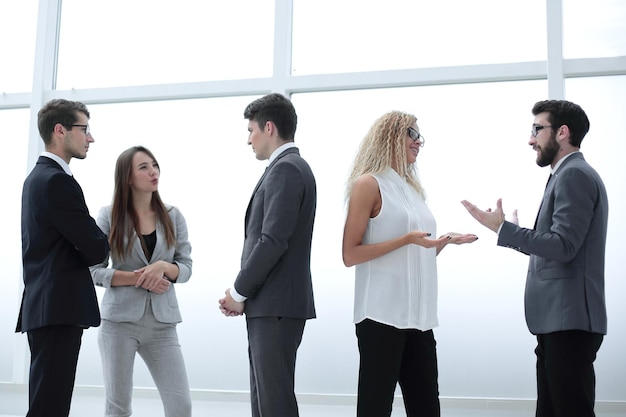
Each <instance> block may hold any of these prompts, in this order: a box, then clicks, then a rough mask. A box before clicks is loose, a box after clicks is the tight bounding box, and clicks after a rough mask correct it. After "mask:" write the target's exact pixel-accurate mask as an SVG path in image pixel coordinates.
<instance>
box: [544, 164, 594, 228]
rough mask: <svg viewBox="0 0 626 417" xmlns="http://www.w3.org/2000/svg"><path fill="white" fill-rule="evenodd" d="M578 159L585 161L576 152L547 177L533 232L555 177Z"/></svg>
mask: <svg viewBox="0 0 626 417" xmlns="http://www.w3.org/2000/svg"><path fill="white" fill-rule="evenodd" d="M580 158H582V159H583V160H584V159H585V158H584V157H583V154H582V153H580V152H577V153H575V154H573V155H570V156H568V157H567V159H566V160H565V161H563V163H562V164H561V166H560V167H559V168H558V169H557V170H556V172H555V173H554V174H550V177H548V182H547V183H546V189H545V191H544V192H543V198H542V199H541V204H540V205H539V210H538V211H537V217H536V218H535V225H534V226H533V230H537V221H538V220H539V214H540V213H541V208H542V207H543V202H544V201H545V200H546V198H547V197H548V196H549V195H550V194H551V193H552V189H553V188H554V184H555V183H556V177H558V176H559V173H560V172H561V171H562V170H563V168H564V167H565V166H566V165H567V164H568V163H570V162H572V161H573V160H575V159H580Z"/></svg>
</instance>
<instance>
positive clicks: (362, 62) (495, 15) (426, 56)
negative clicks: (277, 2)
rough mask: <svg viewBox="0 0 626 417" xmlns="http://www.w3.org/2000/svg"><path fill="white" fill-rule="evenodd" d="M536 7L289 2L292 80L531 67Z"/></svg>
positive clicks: (449, 1) (540, 49) (540, 35)
mask: <svg viewBox="0 0 626 417" xmlns="http://www.w3.org/2000/svg"><path fill="white" fill-rule="evenodd" d="M545 22H546V19H545V3H544V1H541V0H530V1H523V2H508V1H507V2H503V1H500V0H478V1H464V0H439V1H414V0H388V1H377V0H365V1H363V0H345V1H334V0H317V1H296V2H294V25H293V47H294V48H293V66H292V72H293V74H294V75H304V74H320V73H329V72H330V73H332V72H357V71H377V70H390V69H406V68H428V67H442V66H451V65H476V64H491V63H509V62H521V61H539V60H544V59H545V58H546V43H545V38H546V25H545Z"/></svg>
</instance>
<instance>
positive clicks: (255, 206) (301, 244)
mask: <svg viewBox="0 0 626 417" xmlns="http://www.w3.org/2000/svg"><path fill="white" fill-rule="evenodd" d="M244 117H245V118H246V119H248V132H249V136H248V144H249V145H252V149H253V151H254V152H255V154H256V158H257V159H259V160H266V159H269V165H268V167H267V169H266V170H265V173H264V174H263V176H262V177H261V179H260V180H259V182H258V184H257V186H256V188H255V189H254V192H253V193H252V198H251V199H250V203H249V205H248V209H247V211H246V218H245V240H244V244H243V254H242V256H241V270H240V272H239V274H238V276H237V279H236V280H235V284H234V286H233V288H229V289H227V290H226V295H225V297H224V298H222V299H220V300H219V304H220V310H221V311H222V313H224V315H226V316H236V315H241V314H243V313H245V315H246V324H247V329H248V353H249V359H250V394H251V406H252V416H253V417H295V416H298V404H297V402H296V396H295V393H294V373H295V366H296V353H297V350H298V346H299V345H300V341H301V340H302V334H303V332H304V324H305V322H306V320H307V319H311V318H315V306H314V302H313V287H312V283H311V238H312V235H313V222H314V219H315V206H316V201H317V196H316V186H315V178H314V177H313V173H312V172H311V168H310V167H309V165H308V164H307V163H306V161H305V160H304V159H302V158H301V157H300V153H299V151H298V148H296V147H295V145H294V142H293V140H294V135H295V132H296V124H297V116H296V111H295V109H294V107H293V105H292V103H291V101H289V100H288V99H287V98H285V97H284V96H282V95H280V94H269V95H267V96H264V97H262V98H260V99H258V100H255V101H253V102H252V103H250V104H249V105H248V107H246V109H245V111H244Z"/></svg>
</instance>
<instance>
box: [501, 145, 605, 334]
mask: <svg viewBox="0 0 626 417" xmlns="http://www.w3.org/2000/svg"><path fill="white" fill-rule="evenodd" d="M608 210H609V203H608V199H607V195H606V190H605V188H604V184H603V182H602V179H601V178H600V176H599V175H598V173H597V172H596V171H595V170H594V169H593V168H592V167H591V166H590V165H589V164H588V163H587V162H586V161H585V158H584V157H583V155H582V153H580V152H577V153H575V154H573V155H570V156H569V157H567V159H565V160H564V161H563V163H562V165H561V166H560V167H559V168H558V170H557V171H556V172H555V174H554V176H553V177H552V179H551V180H550V182H549V184H548V186H547V187H546V191H545V193H544V196H543V201H542V203H541V208H540V209H539V214H538V215H537V225H536V229H535V230H531V229H524V228H521V227H519V226H516V225H515V224H513V223H509V222H504V224H503V225H502V229H501V230H500V234H499V237H498V245H500V246H506V247H510V248H514V249H516V250H519V251H521V252H524V253H526V254H529V255H530V262H529V266H528V275H527V279H526V292H525V297H524V300H525V301H524V303H525V310H526V322H527V324H528V328H529V330H530V332H531V333H533V334H546V333H551V332H555V331H562V330H583V331H588V332H593V333H600V334H606V330H607V317H606V303H605V296H604V253H605V245H606V231H607V219H608Z"/></svg>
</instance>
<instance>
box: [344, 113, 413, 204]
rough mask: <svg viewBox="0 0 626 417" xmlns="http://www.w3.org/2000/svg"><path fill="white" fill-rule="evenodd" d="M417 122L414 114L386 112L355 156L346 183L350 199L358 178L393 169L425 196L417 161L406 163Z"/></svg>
mask: <svg viewBox="0 0 626 417" xmlns="http://www.w3.org/2000/svg"><path fill="white" fill-rule="evenodd" d="M416 121H417V117H415V116H413V115H412V114H408V113H403V112H399V111H392V112H389V113H387V114H384V115H383V116H381V117H380V118H378V120H376V122H374V124H373V125H372V127H371V128H370V130H369V132H368V133H367V135H365V138H363V140H362V141H361V145H360V146H359V150H358V152H357V154H356V157H355V158H354V163H353V165H352V170H351V172H350V176H349V177H348V183H347V186H346V200H347V199H348V198H349V197H350V193H351V192H352V187H353V186H354V183H355V181H356V180H357V179H358V178H359V177H360V176H362V175H364V174H378V173H380V172H382V171H384V170H385V169H387V168H389V167H391V168H393V169H394V170H395V171H396V172H397V173H398V175H400V177H402V178H404V179H405V180H406V182H407V183H408V184H409V185H410V186H411V187H413V188H415V190H416V191H417V192H418V193H419V194H420V195H421V196H422V197H424V190H423V189H422V185H421V184H420V182H419V179H418V178H417V172H416V170H415V164H407V163H406V158H407V155H406V136H407V130H408V129H409V127H410V126H412V125H413V124H414V123H415V122H416Z"/></svg>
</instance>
